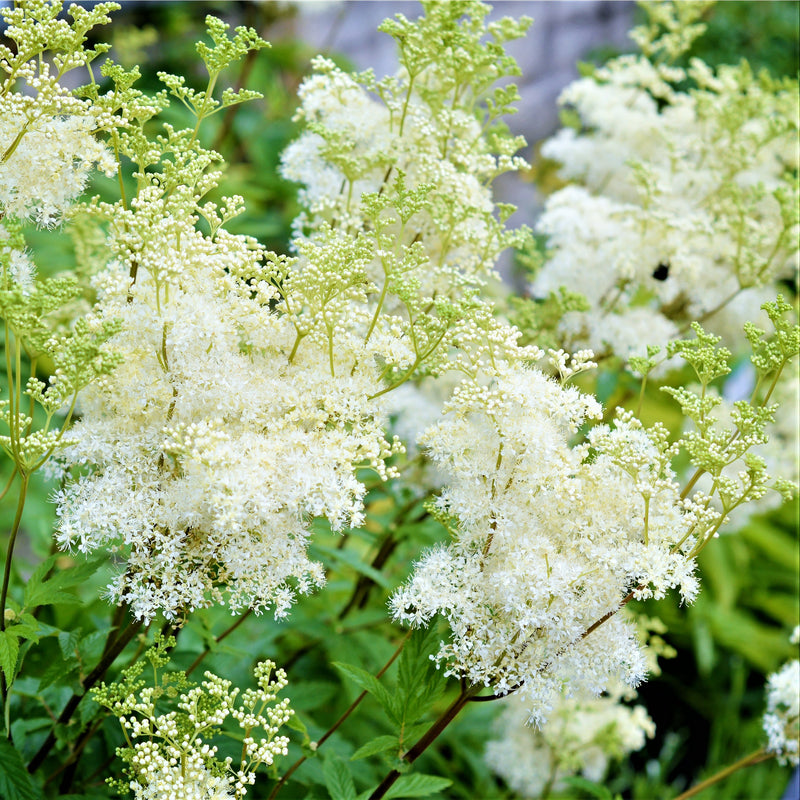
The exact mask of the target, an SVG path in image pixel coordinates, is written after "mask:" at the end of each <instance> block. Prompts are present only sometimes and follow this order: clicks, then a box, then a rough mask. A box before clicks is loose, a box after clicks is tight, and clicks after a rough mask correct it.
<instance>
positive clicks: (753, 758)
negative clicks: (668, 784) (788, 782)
mask: <svg viewBox="0 0 800 800" xmlns="http://www.w3.org/2000/svg"><path fill="white" fill-rule="evenodd" d="M774 757H775V756H774V755H773V754H772V753H767V752H766V750H765V749H764V748H763V747H762V748H760V749H758V750H756V751H755V752H753V753H750V755H749V756H745V757H744V758H742V759H740V760H739V761H737V762H736V763H734V764H731V765H730V766H729V767H725V769H721V770H720V771H719V772H717V773H716V774H715V775H712V776H711V777H710V778H706V779H705V780H704V781H700V783H698V784H697V785H696V786H692V788H691V789H687V790H686V791H685V792H684V793H683V794H679V795H678V796H677V797H675V799H674V800H688V798H689V797H694V796H695V795H696V794H699V793H700V792H702V791H703V790H704V789H707V788H708V787H709V786H713V785H714V784H715V783H719V782H720V781H722V780H725V778H727V777H728V776H729V775H733V773H734V772H736V771H737V770H740V769H743V768H744V767H750V766H752V765H753V764H759V763H761V762H762V761H768V760H769V759H770V758H774Z"/></svg>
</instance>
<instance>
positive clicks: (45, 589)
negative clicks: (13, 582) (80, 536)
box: [25, 555, 103, 608]
mask: <svg viewBox="0 0 800 800" xmlns="http://www.w3.org/2000/svg"><path fill="white" fill-rule="evenodd" d="M59 558H63V556H59V555H55V556H50V557H49V558H47V559H45V560H44V561H43V562H42V563H41V564H39V566H38V567H37V568H36V569H35V570H34V572H33V574H32V575H31V577H30V579H29V580H28V582H27V583H26V584H25V607H26V608H35V607H36V606H46V605H55V604H56V603H79V602H80V598H78V597H77V596H76V595H74V594H73V593H72V592H65V591H64V589H67V588H69V587H71V586H77V585H79V584H81V583H83V582H84V581H85V580H86V579H87V578H88V577H89V576H90V575H93V574H94V573H95V572H96V571H97V568H98V566H99V565H100V563H101V562H102V561H103V559H92V560H90V561H84V562H82V563H78V564H76V565H75V566H74V567H68V568H67V569H59V568H58V567H56V566H55V564H56V560H57V559H59ZM51 569H55V570H56V572H55V573H54V574H53V575H52V576H51V577H50V578H49V579H48V580H44V577H45V576H46V575H47V573H48V572H49V571H50V570H51Z"/></svg>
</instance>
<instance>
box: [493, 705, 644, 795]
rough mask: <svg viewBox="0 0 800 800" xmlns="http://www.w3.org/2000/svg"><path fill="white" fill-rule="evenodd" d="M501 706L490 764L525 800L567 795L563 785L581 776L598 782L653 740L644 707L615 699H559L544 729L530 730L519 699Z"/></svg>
mask: <svg viewBox="0 0 800 800" xmlns="http://www.w3.org/2000/svg"><path fill="white" fill-rule="evenodd" d="M500 702H501V703H502V704H503V711H502V713H501V715H500V717H499V719H498V720H497V724H496V727H495V735H494V736H493V737H492V738H491V739H490V740H489V741H488V742H487V745H486V762H487V763H488V765H489V766H490V768H491V769H492V770H493V771H494V772H496V773H497V774H498V775H499V776H500V777H501V778H503V780H504V781H505V782H506V783H507V784H508V785H509V787H510V788H511V789H513V790H514V791H515V792H517V793H518V794H520V795H522V796H523V797H530V798H537V797H539V796H540V795H541V794H542V791H543V790H544V788H545V786H548V785H549V786H550V787H551V790H553V791H556V792H558V791H560V790H564V789H566V788H567V786H566V784H565V783H564V779H565V778H567V777H569V776H571V775H576V774H578V773H580V774H581V775H582V776H583V777H584V778H586V779H587V780H591V781H595V782H600V781H602V780H603V778H604V777H605V774H606V771H607V769H608V765H609V763H610V762H611V761H613V760H618V759H622V758H625V757H626V756H627V755H628V754H630V753H632V752H635V751H636V750H640V749H641V748H642V747H644V744H645V740H646V739H647V738H652V737H653V735H654V734H655V725H654V724H653V721H652V720H651V719H650V717H649V716H648V715H647V712H646V711H645V709H644V707H643V706H634V707H631V706H627V705H624V704H623V703H621V702H620V698H619V697H618V696H616V695H611V696H603V697H591V696H589V697H584V696H580V697H561V698H560V699H559V700H558V701H557V702H556V703H555V705H554V709H553V711H552V713H551V716H550V719H549V720H548V721H547V722H546V723H545V724H544V725H543V726H541V727H539V726H531V725H528V724H526V720H527V716H528V715H527V713H526V710H525V703H524V702H523V700H522V699H521V698H519V697H517V696H515V695H512V696H511V697H509V698H508V699H507V700H502V701H500Z"/></svg>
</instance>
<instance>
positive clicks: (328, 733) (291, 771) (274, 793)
mask: <svg viewBox="0 0 800 800" xmlns="http://www.w3.org/2000/svg"><path fill="white" fill-rule="evenodd" d="M413 632H414V629H413V628H409V630H408V633H406V635H405V636H404V637H403V639H402V641H401V642H400V644H399V645H398V647H397V649H396V650H395V651H394V653H392V657H391V658H390V659H389V660H388V661H387V662H386V663H385V664H384V665H383V667H381V669H380V671H379V672H377V673H376V675H375V677H376V678H381V677H382V676H383V674H384V673H385V672H386V670H387V669H389V667H391V666H392V664H393V663H394V661H395V659H396V658H397V657H398V656H399V655H400V653H402V652H403V648H404V647H405V645H406V642H407V641H408V640H409V638H411V634H412V633H413ZM366 696H367V692H361V694H360V695H359V696H358V697H356V699H355V700H353V702H352V703H351V704H350V705H349V706H348V707H347V709H346V710H345V712H344V713H343V714H342V715H341V716H340V717H339V719H337V720H336V722H334V723H333V725H331V727H330V728H328V730H327V731H326V732H325V733H324V734H323V735H322V736H321V737H320V738H319V740H318V741H317V750H319V748H320V747H321V746H322V745H323V743H324V742H325V741H326V740H327V739H329V738H330V737H331V736H332V735H333V733H334V732H335V731H336V730H337V728H338V727H339V726H340V725H341V724H342V723H343V722H344V721H345V720H346V719H347V718H348V717H349V716H350V715H351V714H352V713H353V711H355V710H356V708H357V707H358V705H359V703H361V701H362V700H363V699H364V698H365V697H366ZM307 758H308V756H301V757H300V758H298V759H297V761H295V762H294V764H292V766H291V767H289V769H288V770H287V771H286V773H285V774H284V775H283V777H282V778H281V779H280V780H279V781H278V783H277V784H276V785H275V788H274V789H273V790H272V791H271V792H270V795H269V797H268V798H267V800H275V798H276V797H277V796H278V792H279V791H280V790H281V787H282V786H283V785H284V784H285V783H286V781H288V780H289V778H291V777H292V775H293V774H294V773H295V771H296V770H297V769H298V767H300V765H301V764H302V763H303V762H304V761H305V760H306V759H307Z"/></svg>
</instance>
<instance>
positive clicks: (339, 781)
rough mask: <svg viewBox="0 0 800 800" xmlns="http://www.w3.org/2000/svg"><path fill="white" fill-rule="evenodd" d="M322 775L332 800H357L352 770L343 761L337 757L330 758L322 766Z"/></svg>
mask: <svg viewBox="0 0 800 800" xmlns="http://www.w3.org/2000/svg"><path fill="white" fill-rule="evenodd" d="M322 774H323V775H324V776H325V788H326V789H327V790H328V792H329V793H330V796H331V800H355V798H356V787H355V784H354V783H353V777H352V775H350V768H349V767H348V766H347V764H346V763H345V762H344V760H343V759H341V758H339V756H336V755H334V756H328V757H327V758H326V759H325V763H324V764H323V765H322Z"/></svg>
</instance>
